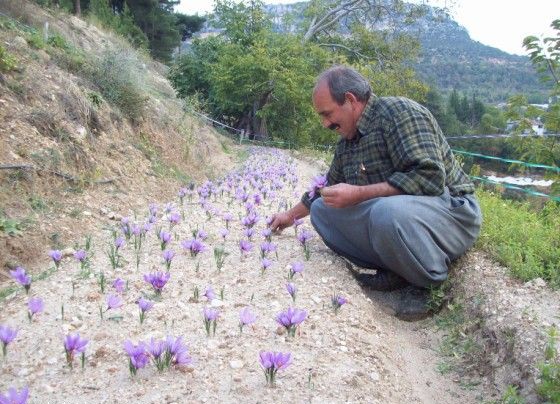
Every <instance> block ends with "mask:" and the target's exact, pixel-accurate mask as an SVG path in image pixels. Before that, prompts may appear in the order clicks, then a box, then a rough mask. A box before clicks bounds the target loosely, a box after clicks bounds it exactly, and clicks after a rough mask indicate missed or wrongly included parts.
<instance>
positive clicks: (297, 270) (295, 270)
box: [288, 262, 303, 279]
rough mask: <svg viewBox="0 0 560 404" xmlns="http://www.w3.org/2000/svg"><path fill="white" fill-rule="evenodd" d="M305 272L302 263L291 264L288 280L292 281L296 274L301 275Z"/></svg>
mask: <svg viewBox="0 0 560 404" xmlns="http://www.w3.org/2000/svg"><path fill="white" fill-rule="evenodd" d="M302 272H303V263H302V262H293V263H292V264H290V272H289V273H288V278H289V279H292V278H293V277H294V275H295V274H301V273H302Z"/></svg>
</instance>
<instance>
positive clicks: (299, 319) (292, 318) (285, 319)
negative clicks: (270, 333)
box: [276, 307, 307, 337]
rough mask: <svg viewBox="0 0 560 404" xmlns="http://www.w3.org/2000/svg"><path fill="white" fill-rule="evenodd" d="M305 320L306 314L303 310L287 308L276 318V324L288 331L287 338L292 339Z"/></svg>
mask: <svg viewBox="0 0 560 404" xmlns="http://www.w3.org/2000/svg"><path fill="white" fill-rule="evenodd" d="M306 318H307V312H306V311H305V310H300V309H296V308H294V307H288V310H286V311H283V312H281V313H279V314H278V315H277V316H276V322H277V323H278V324H280V325H281V326H283V327H284V328H285V329H286V331H288V335H289V336H291V337H294V336H295V335H296V330H297V328H298V327H299V325H300V324H301V323H303V321H304V320H305V319H306Z"/></svg>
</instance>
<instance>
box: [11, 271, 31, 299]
mask: <svg viewBox="0 0 560 404" xmlns="http://www.w3.org/2000/svg"><path fill="white" fill-rule="evenodd" d="M10 275H12V278H14V279H15V281H16V282H17V283H19V284H20V285H21V286H23V287H24V289H25V293H29V288H31V276H30V275H27V274H26V273H25V269H23V268H22V267H16V269H15V270H13V271H10Z"/></svg>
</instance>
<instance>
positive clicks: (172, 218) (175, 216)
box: [167, 212, 181, 226]
mask: <svg viewBox="0 0 560 404" xmlns="http://www.w3.org/2000/svg"><path fill="white" fill-rule="evenodd" d="M167 220H169V224H170V225H171V226H175V225H176V224H179V222H180V221H181V214H180V213H179V212H172V213H171V214H170V215H169V217H168V218H167Z"/></svg>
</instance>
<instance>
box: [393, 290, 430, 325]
mask: <svg viewBox="0 0 560 404" xmlns="http://www.w3.org/2000/svg"><path fill="white" fill-rule="evenodd" d="M399 293H400V296H399V299H398V303H397V307H396V310H395V317H397V318H398V319H400V320H404V321H418V320H423V319H425V318H427V317H429V316H430V315H432V313H433V310H432V308H431V307H430V303H429V302H430V291H429V290H428V289H423V288H418V287H416V286H408V287H406V288H404V289H402V290H401V291H400V292H399Z"/></svg>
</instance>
